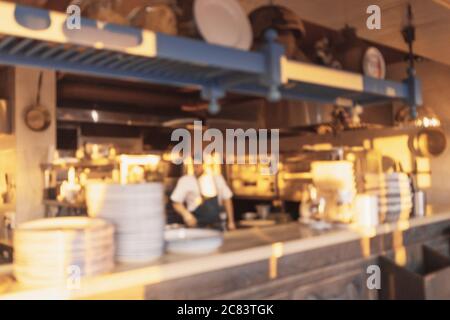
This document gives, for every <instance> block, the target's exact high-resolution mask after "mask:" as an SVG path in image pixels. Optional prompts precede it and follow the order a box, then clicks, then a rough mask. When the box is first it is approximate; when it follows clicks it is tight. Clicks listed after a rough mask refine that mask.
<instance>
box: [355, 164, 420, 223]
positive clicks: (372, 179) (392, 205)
mask: <svg viewBox="0 0 450 320" xmlns="http://www.w3.org/2000/svg"><path fill="white" fill-rule="evenodd" d="M364 180H365V181H364V187H365V191H366V193H368V194H371V195H375V196H377V197H378V210H379V212H380V216H381V217H380V220H381V221H387V222H392V221H397V220H399V219H400V218H401V219H406V218H408V217H409V215H410V213H411V209H412V206H413V203H412V196H413V195H412V191H411V181H410V179H409V177H408V175H406V174H405V173H402V172H395V173H386V174H367V175H365V178H364Z"/></svg>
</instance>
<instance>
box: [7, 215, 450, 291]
mask: <svg viewBox="0 0 450 320" xmlns="http://www.w3.org/2000/svg"><path fill="white" fill-rule="evenodd" d="M436 212H438V213H435V214H432V215H429V216H427V217H424V218H416V219H411V220H408V221H403V222H397V223H390V224H384V225H381V226H378V227H377V228H370V229H361V228H356V227H348V228H345V229H333V230H328V231H317V230H312V229H311V228H309V227H307V226H305V225H302V224H299V223H296V222H293V223H289V224H286V225H278V226H273V227H267V228H253V229H243V230H236V231H233V232H229V233H226V234H225V241H224V245H223V246H222V247H221V249H220V251H218V252H217V253H215V254H211V255H206V256H182V255H174V254H166V255H165V256H163V257H162V258H161V259H160V260H159V261H157V262H154V263H151V264H120V265H117V266H116V268H115V270H114V272H112V273H110V274H106V275H102V276H98V277H95V278H90V279H87V278H86V279H82V283H81V288H80V289H79V290H72V291H70V290H66V289H65V288H25V287H23V286H21V285H20V284H18V283H14V282H9V285H8V286H7V287H6V288H5V287H3V289H2V286H1V281H2V280H1V277H0V299H84V298H108V299H109V298H132V299H136V298H139V299H143V298H147V299H170V298H173V299H178V298H180V299H191V298H192V299H198V298H200V299H201V298H216V297H217V298H242V297H256V298H259V297H258V296H257V295H255V293H254V292H253V291H251V292H249V291H248V290H252V289H251V288H252V287H255V286H256V287H255V288H257V287H258V286H261V285H267V283H278V282H279V281H286V279H291V278H292V277H293V276H295V277H298V276H299V275H304V276H305V277H306V276H308V277H309V279H314V276H315V275H314V274H312V273H311V272H313V273H314V271H315V270H318V269H319V268H327V267H330V266H338V265H341V264H343V263H344V264H345V263H348V262H349V261H351V262H352V263H354V262H355V261H358V263H361V261H363V262H364V263H366V262H368V261H369V260H370V259H375V258H376V256H378V255H379V254H381V253H382V252H385V251H389V250H397V249H401V248H402V246H406V245H409V244H412V243H419V242H425V241H428V240H429V241H432V240H433V241H434V240H435V239H437V238H439V239H440V237H442V236H443V235H447V233H448V230H449V228H450V211H445V210H440V211H436ZM418 230H420V231H418ZM367 259H369V260H367ZM369 262H370V261H369ZM355 263H356V262H355ZM343 267H344V265H343ZM344 269H345V268H344ZM11 273H12V266H11V265H7V266H3V267H1V266H0V276H3V279H5V277H10V275H11ZM359 273H362V272H359ZM316 276H317V275H316ZM192 285H194V286H196V290H192ZM280 285H281V284H280ZM183 288H184V290H183ZM248 288H250V289H248ZM189 289H190V290H189ZM2 290H3V293H2V292H1V291H2ZM243 290H244V291H243ZM245 290H247V291H245ZM271 290H272V289H271ZM260 291H261V290H260ZM275 291H277V292H278V291H279V290H278V289H277V290H275ZM238 292H240V293H239V294H242V296H240V295H239V294H238ZM252 292H253V293H252ZM271 297H272V296H271ZM275 297H278V296H275ZM369 298H370V297H369Z"/></svg>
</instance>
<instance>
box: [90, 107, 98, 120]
mask: <svg viewBox="0 0 450 320" xmlns="http://www.w3.org/2000/svg"><path fill="white" fill-rule="evenodd" d="M91 117H92V121H94V122H95V123H97V122H98V112H97V111H95V110H92V111H91Z"/></svg>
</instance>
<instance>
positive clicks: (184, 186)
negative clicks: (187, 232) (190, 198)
mask: <svg viewBox="0 0 450 320" xmlns="http://www.w3.org/2000/svg"><path fill="white" fill-rule="evenodd" d="M188 190H189V181H188V180H186V177H181V178H180V179H179V180H178V182H177V185H176V186H175V189H174V190H173V192H172V195H171V196H170V200H172V206H173V209H174V210H175V211H176V212H177V213H178V214H179V215H180V216H181V217H182V218H183V220H184V223H186V224H187V225H188V226H189V227H195V226H196V225H197V219H195V217H194V215H193V214H192V213H191V212H190V211H189V210H188V209H187V208H186V207H185V206H184V205H183V203H184V202H185V200H186V197H187V193H188Z"/></svg>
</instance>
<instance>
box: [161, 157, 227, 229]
mask: <svg viewBox="0 0 450 320" xmlns="http://www.w3.org/2000/svg"><path fill="white" fill-rule="evenodd" d="M193 167H194V170H193V174H187V175H184V176H182V177H181V178H180V179H179V180H178V183H177V185H176V187H175V190H174V191H173V192H172V195H171V196H170V199H171V200H172V202H173V207H174V209H175V211H176V212H177V213H178V214H180V215H181V217H182V218H183V220H184V222H185V223H186V224H187V225H188V226H189V227H196V226H198V227H212V228H220V227H221V224H222V219H221V213H222V212H223V211H225V212H226V217H227V228H228V230H234V229H236V226H235V223H234V211H233V202H232V200H231V198H232V196H233V193H232V192H231V190H230V188H229V187H228V185H227V183H226V182H225V179H224V177H223V176H222V175H221V174H215V173H209V172H205V170H204V169H203V166H202V165H201V164H194V165H193Z"/></svg>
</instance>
